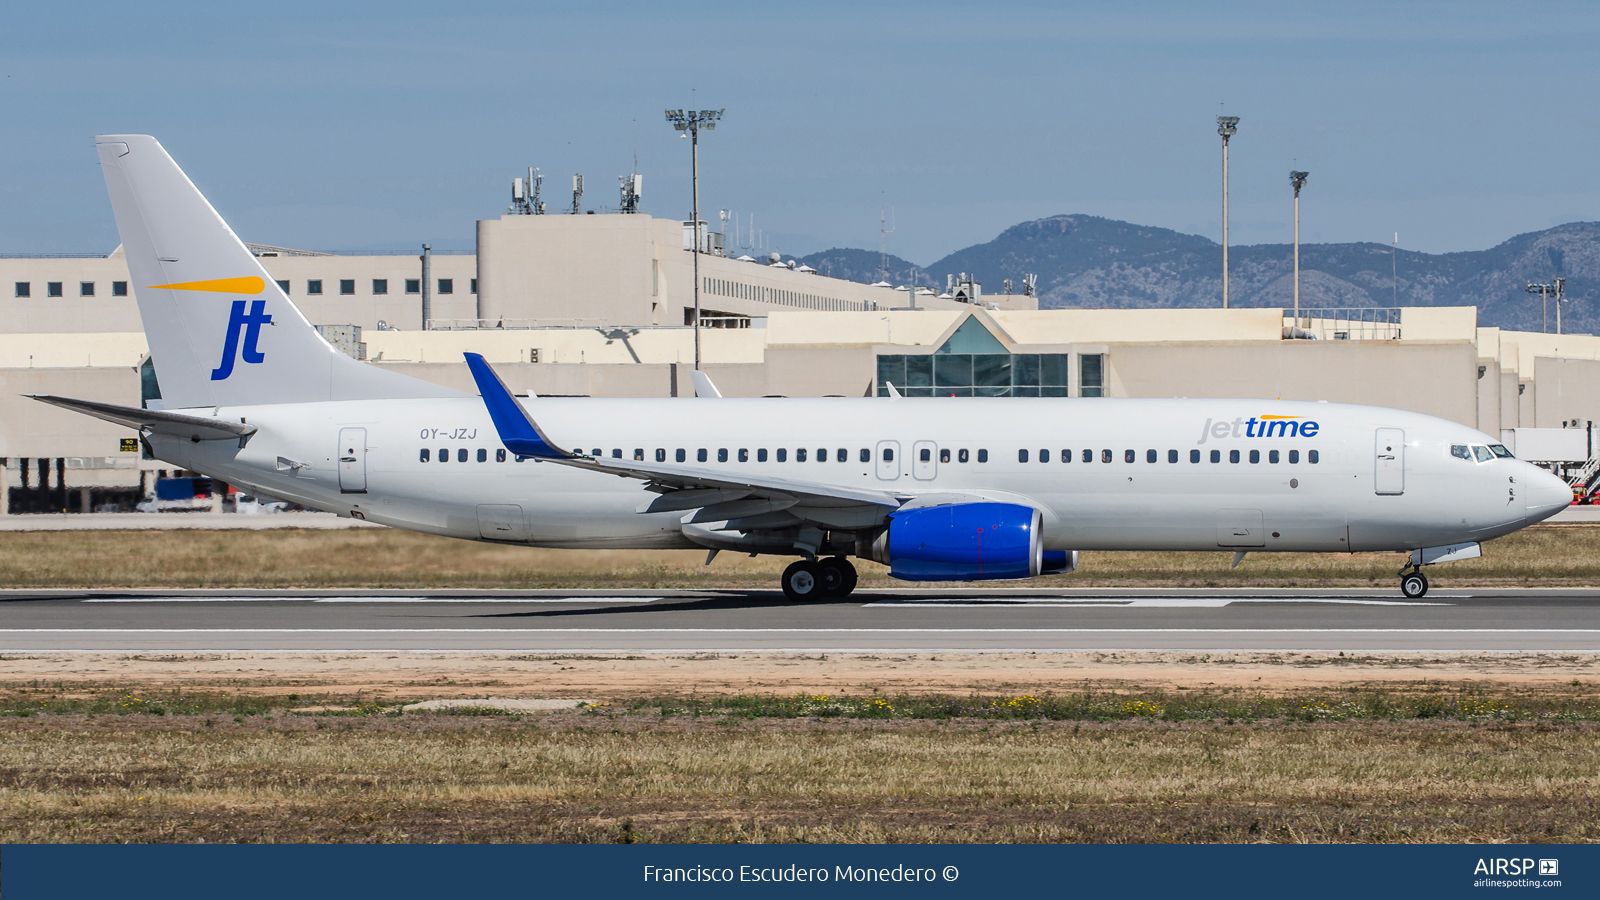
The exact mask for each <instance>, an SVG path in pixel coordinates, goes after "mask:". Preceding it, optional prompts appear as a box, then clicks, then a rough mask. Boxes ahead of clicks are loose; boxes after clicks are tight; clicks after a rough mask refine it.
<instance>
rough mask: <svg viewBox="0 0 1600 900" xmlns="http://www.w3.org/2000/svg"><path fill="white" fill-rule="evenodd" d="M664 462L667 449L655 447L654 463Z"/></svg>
mask: <svg viewBox="0 0 1600 900" xmlns="http://www.w3.org/2000/svg"><path fill="white" fill-rule="evenodd" d="M666 461H667V448H665V447H657V448H656V462H666Z"/></svg>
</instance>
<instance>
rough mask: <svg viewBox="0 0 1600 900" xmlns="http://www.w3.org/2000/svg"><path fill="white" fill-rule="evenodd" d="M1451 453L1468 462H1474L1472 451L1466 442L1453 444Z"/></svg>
mask: <svg viewBox="0 0 1600 900" xmlns="http://www.w3.org/2000/svg"><path fill="white" fill-rule="evenodd" d="M1450 455H1451V456H1454V457H1455V458H1456V459H1464V460H1466V461H1467V462H1472V451H1471V450H1469V449H1468V448H1467V445H1466V444H1451V445H1450Z"/></svg>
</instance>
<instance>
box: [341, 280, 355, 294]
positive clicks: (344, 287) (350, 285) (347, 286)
mask: <svg viewBox="0 0 1600 900" xmlns="http://www.w3.org/2000/svg"><path fill="white" fill-rule="evenodd" d="M355 292H356V280H355V279H354V278H341V279H339V293H341V294H344V295H347V296H348V295H351V294H354V293H355Z"/></svg>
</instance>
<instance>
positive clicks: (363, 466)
mask: <svg viewBox="0 0 1600 900" xmlns="http://www.w3.org/2000/svg"><path fill="white" fill-rule="evenodd" d="M339 492H340V493H341V494H365V493H366V492H367V430H366V429H365V428H341V429H339Z"/></svg>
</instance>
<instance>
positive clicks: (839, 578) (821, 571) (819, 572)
mask: <svg viewBox="0 0 1600 900" xmlns="http://www.w3.org/2000/svg"><path fill="white" fill-rule="evenodd" d="M855 589H856V567H855V566H853V565H851V564H850V560H848V559H845V558H844V557H842V556H835V557H831V558H829V559H821V560H817V561H816V562H812V561H811V560H809V559H802V560H799V561H798V562H794V563H791V564H790V565H789V568H787V569H784V570H783V595H784V596H785V597H788V598H789V600H790V601H792V602H795V603H807V602H811V601H815V600H821V599H824V598H832V597H846V596H849V594H850V592H851V591H853V590H855Z"/></svg>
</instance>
